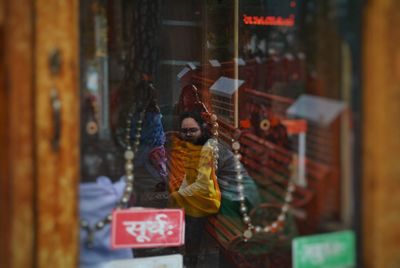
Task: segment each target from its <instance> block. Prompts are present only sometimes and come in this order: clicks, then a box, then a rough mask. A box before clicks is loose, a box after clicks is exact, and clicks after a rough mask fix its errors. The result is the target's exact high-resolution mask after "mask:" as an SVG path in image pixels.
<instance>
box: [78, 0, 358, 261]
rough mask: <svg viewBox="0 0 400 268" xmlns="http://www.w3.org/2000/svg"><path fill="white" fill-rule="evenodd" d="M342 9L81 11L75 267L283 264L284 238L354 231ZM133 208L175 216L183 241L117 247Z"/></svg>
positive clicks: (347, 33) (165, 5) (347, 44)
mask: <svg viewBox="0 0 400 268" xmlns="http://www.w3.org/2000/svg"><path fill="white" fill-rule="evenodd" d="M347 13H350V11H349V10H347V9H346V5H344V4H340V3H338V4H333V2H332V3H322V2H320V1H315V0H285V1H274V0H260V1H256V0H252V1H238V0H235V1H225V0H220V1H217V0H207V1H179V0H170V1H144V0H135V1H125V0H118V1H116V0H115V1H99V0H91V1H84V2H81V4H80V67H81V70H80V74H81V75H80V76H81V83H80V88H81V89H80V98H81V128H80V130H81V131H80V136H81V148H80V150H81V180H80V186H79V212H80V227H81V231H80V234H81V236H80V238H81V244H80V265H81V267H100V265H101V264H104V263H106V262H109V261H116V260H120V259H130V258H131V259H133V258H138V257H148V256H161V255H170V254H182V255H183V261H184V264H185V265H186V267H291V266H292V259H291V258H292V257H291V256H292V250H291V242H292V240H293V239H294V238H296V237H298V236H303V235H310V234H318V233H325V232H332V231H338V230H344V229H352V228H353V226H354V224H355V223H356V222H357V221H358V218H357V217H358V215H357V213H355V211H354V209H355V206H356V204H355V198H357V193H356V192H355V189H354V186H355V185H357V181H355V179H354V178H355V175H357V172H358V170H357V169H356V168H355V164H357V163H354V160H353V155H354V154H355V153H357V144H354V139H355V137H356V136H357V129H354V128H353V127H352V121H351V120H352V118H353V117H354V116H357V113H358V112H359V111H358V109H359V107H357V103H359V97H358V95H357V90H358V89H357V88H356V87H354V84H355V82H354V81H352V79H353V80H354V79H357V75H358V74H353V73H352V70H353V68H354V64H358V63H354V62H355V61H357V60H359V58H358V57H359V55H357V54H355V53H354V51H355V49H356V48H357V40H358V38H359V36H358V35H359V32H357V31H356V30H355V29H357V28H356V27H353V26H352V25H351V23H348V25H347V24H346V23H345V22H344V20H345V19H346V16H350V15H349V14H347ZM355 98H357V99H355ZM132 207H136V208H137V207H144V208H159V209H165V208H182V209H184V211H185V221H186V228H185V229H186V233H185V245H184V246H178V247H152V248H145V249H138V248H137V249H135V248H134V249H120V250H115V249H111V246H110V235H111V221H112V217H111V213H112V211H113V210H114V209H125V208H132ZM355 231H357V230H355Z"/></svg>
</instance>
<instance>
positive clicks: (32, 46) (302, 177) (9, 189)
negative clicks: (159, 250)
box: [0, 0, 400, 268]
mask: <svg viewBox="0 0 400 268" xmlns="http://www.w3.org/2000/svg"><path fill="white" fill-rule="evenodd" d="M397 4H398V2H397V1H395V0H369V1H363V0H326V1H317V0H248V1H239V0H233V1H228V0H202V1H198V0H197V1H196V0H191V1H188V0H185V1H183V0H168V1H167V0H155V1H150V0H132V1H127V0H110V1H105V0H87V1H77V0H70V1H63V0H57V1H50V2H49V1H43V0H36V1H29V0H13V1H7V0H0V215H1V218H0V267H10V268H13V267H79V266H81V267H83V266H82V265H80V259H82V255H81V253H82V248H81V247H82V246H80V243H79V241H80V236H79V232H80V231H79V230H80V225H81V222H80V216H79V208H80V206H79V205H80V194H79V186H80V185H82V184H85V183H93V182H95V181H96V180H97V178H98V177H99V176H107V177H108V178H109V179H110V180H111V182H116V181H118V180H119V179H120V177H121V176H122V175H123V173H124V168H123V165H124V160H123V151H124V147H123V144H122V143H121V139H123V137H124V131H125V129H126V124H125V121H126V116H127V114H128V112H129V111H130V109H131V108H132V106H133V105H134V104H135V105H138V104H140V103H143V102H144V101H145V100H146V101H147V100H148V99H149V98H150V99H152V101H153V102H155V103H156V104H157V106H158V107H159V110H160V114H161V115H162V125H163V129H164V131H166V132H168V131H172V130H174V129H175V127H176V126H175V123H176V122H175V119H176V114H175V112H176V107H177V106H176V104H177V103H178V102H179V100H180V97H181V96H182V92H183V88H185V86H187V85H194V86H195V87H196V88H197V89H198V93H199V98H201V100H202V101H203V102H204V103H205V105H206V106H207V108H208V109H209V110H210V111H212V112H213V113H215V114H217V116H218V118H219V125H220V130H219V131H220V140H223V141H226V142H229V141H230V139H231V137H232V135H233V134H234V133H235V131H237V130H240V131H241V133H242V135H241V136H240V143H241V149H240V153H241V154H242V164H243V166H244V167H245V168H246V169H247V171H248V173H249V175H250V176H251V178H252V179H253V180H254V183H255V185H256V186H257V191H258V193H259V195H260V198H261V202H262V204H263V205H264V206H261V207H265V206H267V205H271V204H278V205H282V204H285V202H286V201H285V192H286V190H287V187H288V185H289V181H290V182H293V183H294V184H295V190H294V193H293V201H291V215H292V216H293V218H292V220H291V225H290V226H292V227H290V228H289V229H290V230H286V231H285V232H284V233H283V234H282V239H284V241H286V244H285V246H283V247H282V248H274V249H266V250H265V251H263V250H261V249H260V251H262V254H258V253H257V254H258V255H257V254H255V253H254V252H251V250H252V249H259V247H260V245H259V244H257V243H254V244H251V245H252V246H250V247H253V248H251V249H250V250H249V252H251V254H250V253H249V254H247V253H245V254H241V255H240V254H238V253H237V252H236V251H235V250H232V247H235V246H236V244H235V243H236V242H235V241H234V238H235V237H236V235H238V231H237V230H235V228H229V227H226V226H225V227H221V225H220V221H223V220H224V219H221V218H218V217H216V218H215V219H213V220H210V221H209V223H208V226H207V228H208V230H209V232H208V233H209V236H210V237H209V238H210V240H213V241H214V240H215V241H216V242H215V244H212V246H209V245H206V246H205V247H206V248H207V250H208V251H207V250H206V253H204V254H203V255H202V256H203V258H205V259H207V258H209V257H210V256H211V257H215V256H214V255H215V254H214V253H215V252H214V251H213V249H216V250H217V253H218V254H217V257H216V258H217V260H216V261H215V262H212V263H211V264H210V263H209V264H208V265H211V266H209V267H213V265H220V266H221V265H222V264H223V263H222V261H221V256H224V257H223V258H224V261H225V259H226V261H227V262H228V263H229V266H227V267H235V266H236V267H292V264H291V252H292V249H291V245H290V243H291V241H292V239H293V238H294V237H301V236H307V235H313V234H321V233H330V232H335V231H341V230H350V231H352V232H353V233H354V235H355V252H356V266H357V267H371V268H375V267H376V268H381V267H384V268H386V267H388V268H396V267H400V228H399V227H398V226H400V225H399V224H400V206H399V204H400V162H399V161H400V160H399V159H400V127H399V126H398V123H396V122H398V119H396V118H398V116H399V117H400V86H399V85H400V49H399V48H398V46H397V44H398V43H397V41H399V43H400V32H399V31H397V30H396V29H395V28H396V25H398V24H397V22H399V24H400V13H399V12H400V11H399V9H398V8H397ZM393 27H394V28H393ZM149 84H151V88H152V89H151V91H149V86H148V85H149ZM139 188H140V186H139ZM149 206H150V205H149ZM255 211H256V212H254V214H257V213H259V212H260V211H261V210H255ZM257 211H258V212H257ZM265 213H266V215H267V214H268V213H267V212H265ZM266 215H264V214H262V213H261V215H259V216H260V217H270V216H268V215H267V216H266ZM218 226H219V227H218ZM222 233H223V234H226V233H228V234H229V235H224V237H223V238H222V237H221V234H222ZM188 235H190V234H188ZM262 243H265V241H262ZM233 245H235V246H233ZM210 247H211V249H210ZM247 249H248V248H247ZM207 254H209V255H207ZM213 254H214V255H213ZM221 254H222V255H221ZM254 254H255V255H254ZM254 256H259V258H258V259H257V258H255V257H254ZM260 256H261V257H260ZM211 257H210V258H209V259H212V260H214V259H213V258H211ZM239 260H240V261H239ZM255 260H257V261H255ZM252 261H253V262H254V263H253V264H251V262H252ZM204 265H206V264H204ZM226 265H228V264H226ZM252 265H253V266H252ZM257 265H258V266H257ZM199 267H200V266H199ZM215 267H217V266H215ZM221 267H222V266H221Z"/></svg>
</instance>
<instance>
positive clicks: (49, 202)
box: [34, 0, 80, 268]
mask: <svg viewBox="0 0 400 268" xmlns="http://www.w3.org/2000/svg"><path fill="white" fill-rule="evenodd" d="M78 4H79V1H77V0H55V1H50V2H49V1H46V0H37V1H35V17H36V19H35V50H34V51H35V112H34V114H35V118H34V120H35V146H36V150H35V160H36V161H37V163H36V176H37V179H36V191H37V192H36V197H37V198H36V204H35V205H36V213H37V228H36V236H37V237H36V241H35V242H36V244H35V246H36V249H37V254H36V256H37V261H36V265H37V267H39V268H41V267H43V268H44V267H59V268H63V267H65V268H67V267H78V262H77V260H78V254H77V253H78V244H79V239H78V238H79V236H78V235H79V225H78V212H77V207H78V206H77V204H78V194H77V192H78V183H79V179H80V178H79V152H80V147H79V139H78V137H79V129H80V128H79V126H80V124H79V107H80V106H79V96H80V95H79V47H78V44H79V41H78V36H79V5H78ZM55 50H58V51H59V55H60V57H59V59H60V61H59V62H60V69H59V72H56V73H52V71H51V67H50V60H49V59H50V56H51V55H52V53H53V52H54V51H55ZM54 92H57V98H58V99H59V101H60V103H61V110H60V124H59V127H60V128H58V123H57V120H56V119H55V113H54V109H53V107H52V104H51V99H52V96H53V93H54ZM57 129H59V130H60V131H61V132H60V139H59V146H58V147H57V148H55V147H54V146H53V143H52V140H53V139H54V137H55V136H54V135H55V133H56V131H57Z"/></svg>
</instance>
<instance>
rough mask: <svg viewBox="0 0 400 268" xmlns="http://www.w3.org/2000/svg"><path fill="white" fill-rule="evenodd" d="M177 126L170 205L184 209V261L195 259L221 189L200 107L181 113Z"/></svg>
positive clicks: (171, 160) (171, 153) (171, 157)
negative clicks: (208, 218)
mask: <svg viewBox="0 0 400 268" xmlns="http://www.w3.org/2000/svg"><path fill="white" fill-rule="evenodd" d="M179 121H180V130H179V133H178V134H177V135H174V136H173V137H172V138H171V144H170V146H169V150H168V152H169V154H168V171H169V190H170V193H171V194H170V198H169V207H179V208H183V209H184V210H185V215H186V218H185V220H186V234H185V264H186V265H187V266H188V267H193V266H194V265H195V264H196V263H197V257H198V254H199V251H200V247H201V242H202V237H203V235H204V234H203V231H204V224H205V221H206V219H207V216H209V215H213V214H216V213H218V211H219V207H220V204H221V193H220V190H219V186H218V183H217V178H216V173H215V166H214V148H213V145H212V142H211V140H210V138H211V135H210V132H209V130H208V128H207V123H206V122H205V120H204V119H203V117H202V113H201V112H200V111H194V112H185V113H183V114H182V115H181V116H180V120H179Z"/></svg>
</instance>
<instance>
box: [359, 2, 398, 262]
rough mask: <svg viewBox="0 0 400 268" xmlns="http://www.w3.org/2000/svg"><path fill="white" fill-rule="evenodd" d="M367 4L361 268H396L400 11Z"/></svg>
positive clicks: (387, 4) (391, 5) (392, 5)
mask: <svg viewBox="0 0 400 268" xmlns="http://www.w3.org/2000/svg"><path fill="white" fill-rule="evenodd" d="M398 4H399V2H398V0H369V1H367V4H366V9H365V17H364V23H363V35H364V37H363V42H362V47H363V93H362V95H363V129H362V135H363V174H364V175H363V182H362V183H363V200H362V207H363V248H364V249H363V261H364V265H363V267H366V268H369V267H371V268H372V267H374V268H375V267H376V268H378V267H385V268H392V267H393V268H395V267H400V228H399V226H400V209H399V208H400V123H399V122H400V119H399V118H400V47H399V44H400V30H399V29H398V28H397V27H398V25H400V9H399V8H398Z"/></svg>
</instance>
